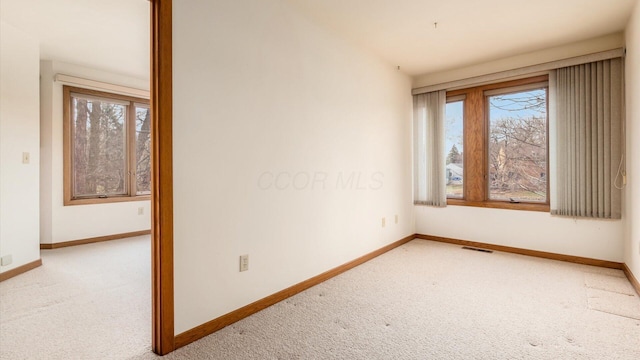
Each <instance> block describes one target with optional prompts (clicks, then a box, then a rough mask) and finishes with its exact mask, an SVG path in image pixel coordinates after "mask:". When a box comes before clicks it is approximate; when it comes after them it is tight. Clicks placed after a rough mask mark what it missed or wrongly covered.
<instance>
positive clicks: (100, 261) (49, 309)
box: [0, 236, 151, 360]
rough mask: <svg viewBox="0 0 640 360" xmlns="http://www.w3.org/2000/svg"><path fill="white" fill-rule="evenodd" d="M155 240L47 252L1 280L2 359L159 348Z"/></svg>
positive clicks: (113, 355)
mask: <svg viewBox="0 0 640 360" xmlns="http://www.w3.org/2000/svg"><path fill="white" fill-rule="evenodd" d="M150 245H151V241H150V237H149V236H141V237H135V238H128V239H122V240H114V241H109V242H103V243H96V244H89V245H82V246H75V247H68V248H61V249H56V250H42V251H41V256H42V263H43V265H42V266H41V267H39V268H36V269H34V270H32V271H30V272H27V273H25V274H22V275H19V276H17V277H15V278H12V279H9V280H6V281H3V282H2V283H0V359H7V360H18V359H61V360H62V359H65V360H72V359H73V360H75V359H78V360H81V359H125V358H127V357H130V356H132V355H136V354H145V353H148V352H150V351H151V345H150V344H151V281H150V276H151V257H150V256H151V247H150Z"/></svg>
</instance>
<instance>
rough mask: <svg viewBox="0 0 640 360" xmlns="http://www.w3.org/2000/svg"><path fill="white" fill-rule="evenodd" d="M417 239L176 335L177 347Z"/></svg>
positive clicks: (349, 263)
mask: <svg viewBox="0 0 640 360" xmlns="http://www.w3.org/2000/svg"><path fill="white" fill-rule="evenodd" d="M414 238H415V236H414V235H409V236H407V237H405V238H403V239H401V240H398V241H396V242H394V243H392V244H389V245H387V246H385V247H382V248H380V249H378V250H376V251H373V252H371V253H369V254H366V255H363V256H361V257H359V258H357V259H355V260H352V261H350V262H348V263H346V264H343V265H340V266H338V267H336V268H333V269H331V270H329V271H326V272H324V273H322V274H320V275H317V276H314V277H312V278H310V279H308V280H305V281H303V282H300V283H298V284H296V285H293V286H291V287H289V288H286V289H284V290H281V291H278V292H277V293H275V294H272V295H269V296H267V297H265V298H263V299H260V300H258V301H256V302H253V303H251V304H249V305H246V306H244V307H241V308H240V309H237V310H235V311H232V312H230V313H228V314H225V315H222V316H221V317H219V318H216V319H213V320H211V321H209V322H206V323H204V324H202V325H200V326H197V327H195V328H193V329H191V330H187V331H185V332H183V333H181V334H178V335H176V338H175V347H176V349H177V348H180V347H183V346H185V345H187V344H190V343H192V342H194V341H196V340H198V339H201V338H203V337H205V336H207V335H210V334H213V333H214V332H216V331H218V330H220V329H222V328H224V327H226V326H228V325H231V324H233V323H235V322H236V321H239V320H242V319H244V318H245V317H247V316H250V315H252V314H255V313H257V312H258V311H260V310H263V309H265V308H267V307H269V306H271V305H274V304H276V303H278V302H280V301H282V300H285V299H287V298H289V297H291V296H293V295H295V294H297V293H299V292H301V291H304V290H306V289H308V288H310V287H312V286H315V285H318V284H320V283H322V282H324V281H326V280H329V279H330V278H332V277H334V276H337V275H340V274H342V273H343V272H345V271H347V270H349V269H352V268H354V267H356V266H358V265H361V264H363V263H365V262H367V261H369V260H371V259H373V258H375V257H377V256H380V255H382V254H384V253H386V252H387V251H389V250H392V249H394V248H396V247H398V246H400V245H403V244H406V243H407V242H409V241H411V240H413V239H414Z"/></svg>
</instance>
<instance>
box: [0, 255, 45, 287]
mask: <svg viewBox="0 0 640 360" xmlns="http://www.w3.org/2000/svg"><path fill="white" fill-rule="evenodd" d="M40 265H42V259H38V260H36V261H32V262H30V263H26V264H24V265H21V266H18V267H17V268H14V269H11V270H9V271H5V272H3V273H0V282H3V281H5V280H7V279H11V278H12V277H14V276H18V275H20V274H23V273H26V272H27V271H29V270H32V269H35V268H37V267H38V266H40Z"/></svg>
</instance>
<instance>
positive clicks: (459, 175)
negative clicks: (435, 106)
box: [444, 96, 464, 199]
mask: <svg viewBox="0 0 640 360" xmlns="http://www.w3.org/2000/svg"><path fill="white" fill-rule="evenodd" d="M445 114H446V115H445V130H444V131H445V148H446V150H447V159H446V171H445V174H446V183H447V197H448V198H457V199H462V198H463V197H464V161H463V159H464V142H463V136H462V135H463V131H462V129H463V126H464V125H463V124H464V121H463V119H464V96H458V97H455V98H449V99H447V105H446V107H445Z"/></svg>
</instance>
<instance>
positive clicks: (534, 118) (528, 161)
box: [487, 88, 547, 202]
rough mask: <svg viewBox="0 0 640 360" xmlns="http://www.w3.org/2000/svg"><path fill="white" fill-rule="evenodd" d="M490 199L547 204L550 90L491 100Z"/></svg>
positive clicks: (510, 94) (493, 96)
mask: <svg viewBox="0 0 640 360" xmlns="http://www.w3.org/2000/svg"><path fill="white" fill-rule="evenodd" d="M487 99H488V104H489V198H490V199H491V200H502V201H512V202H520V201H522V202H546V201H547V90H546V88H542V89H533V90H527V91H519V92H513V93H508V94H500V95H492V96H488V97H487Z"/></svg>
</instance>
